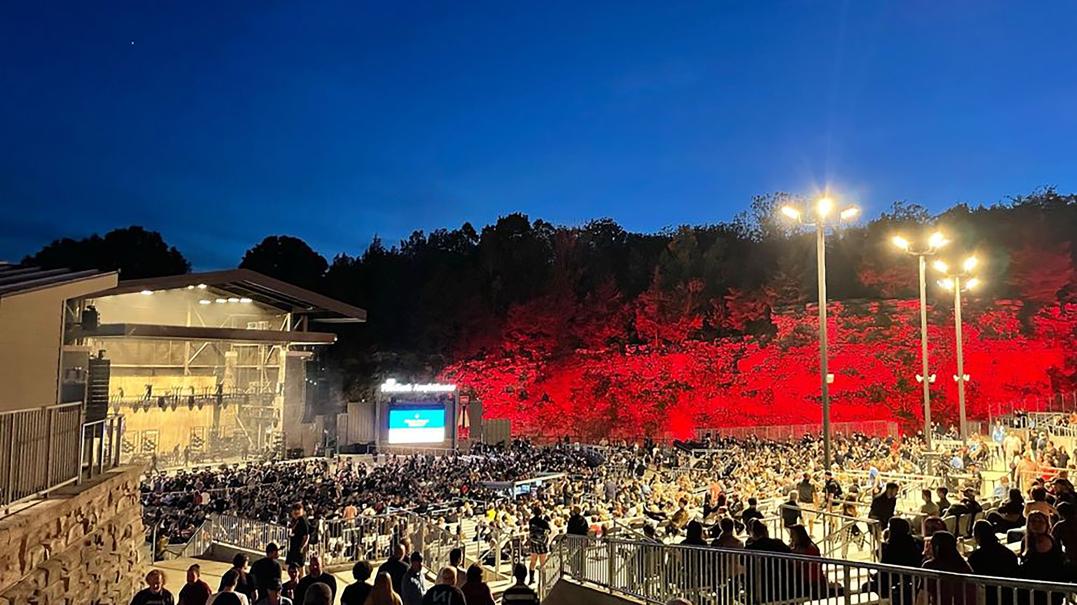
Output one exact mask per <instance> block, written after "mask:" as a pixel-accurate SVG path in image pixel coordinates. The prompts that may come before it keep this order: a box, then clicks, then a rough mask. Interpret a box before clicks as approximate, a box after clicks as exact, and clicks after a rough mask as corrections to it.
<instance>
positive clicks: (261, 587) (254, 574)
mask: <svg viewBox="0 0 1077 605" xmlns="http://www.w3.org/2000/svg"><path fill="white" fill-rule="evenodd" d="M250 575H251V579H252V580H254V581H253V584H254V587H255V588H256V589H257V590H258V594H257V597H259V598H261V597H264V596H265V595H266V591H267V590H268V589H269V586H270V585H271V584H272V583H273V582H274V581H276V583H277V585H280V577H281V569H280V547H279V546H277V544H276V543H274V542H270V543H269V544H267V545H266V556H265V557H262V558H261V559H258V560H257V561H255V562H254V565H251V570H250Z"/></svg>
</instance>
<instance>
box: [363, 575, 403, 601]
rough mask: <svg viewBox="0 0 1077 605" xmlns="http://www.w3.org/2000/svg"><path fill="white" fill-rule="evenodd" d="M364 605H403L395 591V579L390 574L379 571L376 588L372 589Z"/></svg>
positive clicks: (375, 580) (375, 579)
mask: <svg viewBox="0 0 1077 605" xmlns="http://www.w3.org/2000/svg"><path fill="white" fill-rule="evenodd" d="M364 605H403V602H402V601H401V600H400V595H398V594H397V593H396V591H395V590H393V578H392V577H390V576H389V574H387V573H385V572H383V571H379V572H378V575H377V577H375V578H374V588H372V589H370V596H369V597H367V600H366V603H365V604H364Z"/></svg>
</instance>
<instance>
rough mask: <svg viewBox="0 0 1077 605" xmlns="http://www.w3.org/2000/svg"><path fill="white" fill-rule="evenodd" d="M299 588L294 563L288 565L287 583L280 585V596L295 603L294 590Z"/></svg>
mask: <svg viewBox="0 0 1077 605" xmlns="http://www.w3.org/2000/svg"><path fill="white" fill-rule="evenodd" d="M296 586H299V568H298V567H297V566H296V565H295V563H289V564H288V581H287V582H285V583H284V584H282V585H281V589H280V594H281V596H283V597H288V598H289V599H291V600H293V601H295V588H296Z"/></svg>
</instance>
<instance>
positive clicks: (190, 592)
mask: <svg viewBox="0 0 1077 605" xmlns="http://www.w3.org/2000/svg"><path fill="white" fill-rule="evenodd" d="M201 576H202V567H201V566H199V565H198V564H197V563H195V564H194V565H192V566H190V567H188V568H187V583H186V584H184V585H183V588H181V589H180V592H179V605H206V601H209V596H210V595H211V594H213V589H211V588H210V587H209V584H206V583H205V582H203V581H202V578H201Z"/></svg>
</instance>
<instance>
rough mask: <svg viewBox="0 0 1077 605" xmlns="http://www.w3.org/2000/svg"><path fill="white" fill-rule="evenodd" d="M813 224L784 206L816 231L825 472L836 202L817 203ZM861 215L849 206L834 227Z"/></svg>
mask: <svg viewBox="0 0 1077 605" xmlns="http://www.w3.org/2000/svg"><path fill="white" fill-rule="evenodd" d="M814 207H815V213H814V214H815V216H816V220H815V222H814V223H810V222H806V221H804V220H802V217H803V215H804V213H803V212H801V211H800V210H799V209H797V208H795V207H793V206H783V207H782V209H781V213H782V214H784V215H785V216H786V217H788V218H790V219H792V220H794V221H797V222H798V223H800V224H803V225H806V226H813V227H815V255H816V259H817V262H816V267H817V274H818V279H819V382H820V383H821V384H820V386H821V389H822V395H823V468H826V469H829V468H830V461H831V458H830V373H829V369H828V367H827V334H826V227H827V217H828V216H830V215H831V213H832V212H833V211H834V207H835V204H834V200H833V199H831V198H829V197H825V196H824V197H821V198H819V199H817V200H816V201H815V204H814ZM859 213H860V209H859V208H857V207H856V206H852V205H849V206H846V207H844V208H842V209H841V210H839V211H838V216H837V220H836V221H833V222H834V223H835V224H836V223H839V222H841V221H847V220H850V219H853V218H855V217H856V216H857V215H858V214H859Z"/></svg>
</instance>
